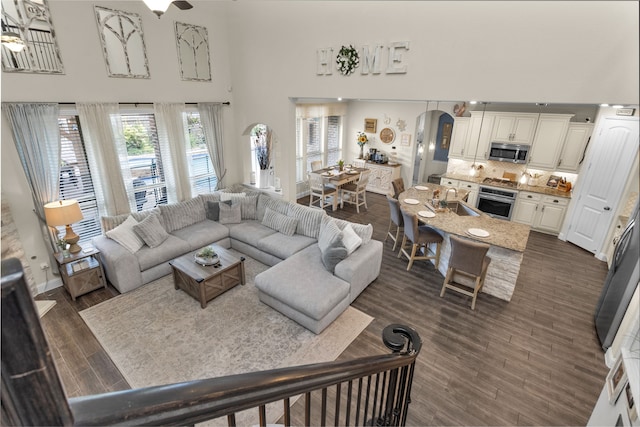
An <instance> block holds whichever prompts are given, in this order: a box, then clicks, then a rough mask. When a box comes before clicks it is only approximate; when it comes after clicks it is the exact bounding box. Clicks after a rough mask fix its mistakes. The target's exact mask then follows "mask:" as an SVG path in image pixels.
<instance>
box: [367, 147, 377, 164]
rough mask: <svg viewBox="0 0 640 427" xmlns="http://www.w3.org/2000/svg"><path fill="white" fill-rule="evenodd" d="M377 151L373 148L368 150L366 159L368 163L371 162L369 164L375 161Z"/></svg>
mask: <svg viewBox="0 0 640 427" xmlns="http://www.w3.org/2000/svg"><path fill="white" fill-rule="evenodd" d="M377 151H378V150H377V149H375V148H369V157H368V159H369V161H371V162H375V161H376V152H377Z"/></svg>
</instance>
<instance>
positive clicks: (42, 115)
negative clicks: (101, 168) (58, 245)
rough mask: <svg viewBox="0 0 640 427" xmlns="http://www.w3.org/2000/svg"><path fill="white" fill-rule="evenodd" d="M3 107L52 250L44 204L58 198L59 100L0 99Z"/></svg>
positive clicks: (53, 247) (36, 211) (35, 206)
mask: <svg viewBox="0 0 640 427" xmlns="http://www.w3.org/2000/svg"><path fill="white" fill-rule="evenodd" d="M2 107H3V108H2V110H3V111H4V112H5V114H6V116H7V119H8V120H9V122H10V123H11V128H12V132H13V139H14V141H15V144H16V149H17V150H18V156H19V157H20V162H21V163H22V167H23V168H24V172H25V174H26V176H27V181H28V182H29V187H30V188H31V197H32V198H33V205H34V208H35V209H34V210H35V213H36V215H37V217H38V219H39V220H40V222H41V224H42V229H41V231H42V234H43V236H44V237H45V241H46V242H48V243H49V245H50V247H51V249H52V252H53V251H55V243H54V242H53V241H52V240H53V239H52V236H51V233H50V230H49V228H48V227H47V225H46V221H45V218H44V205H45V204H46V203H49V202H53V201H55V200H57V199H58V191H59V187H60V161H61V159H60V130H59V128H58V104H26V103H3V104H2Z"/></svg>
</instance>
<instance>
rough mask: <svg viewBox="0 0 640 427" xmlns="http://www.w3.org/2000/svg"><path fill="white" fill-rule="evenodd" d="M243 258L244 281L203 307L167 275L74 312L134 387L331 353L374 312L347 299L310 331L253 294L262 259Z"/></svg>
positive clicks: (314, 358) (315, 359) (305, 361)
mask: <svg viewBox="0 0 640 427" xmlns="http://www.w3.org/2000/svg"><path fill="white" fill-rule="evenodd" d="M235 254H236V255H237V256H241V255H240V254H239V253H237V252H236V253H235ZM245 258H246V261H245V272H246V282H247V283H246V284H245V285H244V286H236V287H234V288H233V289H231V290H229V291H227V292H225V293H224V294H222V295H221V296H219V297H217V298H215V299H214V300H212V301H210V302H209V303H208V305H207V307H206V308H205V309H202V308H200V303H199V302H198V301H196V300H195V299H193V298H192V297H190V296H189V295H187V294H186V293H184V292H183V291H181V290H175V289H174V285H173V277H172V276H171V275H168V276H165V277H162V278H160V279H158V280H156V281H154V282H151V283H149V284H147V285H144V286H142V287H140V288H138V289H136V290H134V291H132V292H128V293H126V294H122V295H119V296H117V297H115V298H112V299H110V300H107V301H105V302H103V303H101V304H98V305H96V306H93V307H91V308H88V309H86V310H83V311H81V312H80V316H81V317H82V318H83V319H84V321H85V322H86V324H87V325H88V326H89V328H90V329H91V331H92V332H93V334H94V335H95V336H96V338H97V339H98V341H99V342H100V344H102V346H103V348H104V349H105V351H106V352H107V353H108V354H109V357H111V360H113V362H114V363H115V365H116V366H117V367H118V369H119V370H120V372H121V373H122V375H123V376H124V377H125V378H126V380H127V382H128V383H129V384H130V385H131V387H132V388H140V387H147V386H153V385H161V384H169V383H174V382H181V381H190V380H195V379H202V378H213V377H220V376H225V375H232V374H238V373H245V372H252V371H259V370H266V369H274V368H280V367H286V366H295V365H303V364H308V363H318V362H326V361H332V360H335V359H336V358H337V357H338V356H339V355H340V354H341V353H342V352H343V351H344V350H345V349H346V348H347V346H348V345H349V344H350V343H351V342H352V341H353V340H354V339H355V338H356V337H357V336H358V335H359V334H360V333H361V332H362V331H363V330H364V329H365V328H366V327H367V325H368V324H369V323H370V322H371V321H372V320H373V318H372V317H371V316H369V315H367V314H365V313H363V312H361V311H359V310H357V309H355V308H353V307H349V308H348V309H347V310H346V311H345V312H344V313H343V314H342V315H341V316H340V317H338V318H337V319H336V320H335V321H334V322H333V323H332V324H331V325H330V326H329V327H328V328H327V329H325V330H324V331H323V332H322V333H321V334H319V335H315V334H314V333H313V332H310V331H308V330H307V329H305V328H304V327H302V326H300V325H299V324H297V323H295V322H294V321H292V320H291V319H289V318H288V317H286V316H284V315H282V314H280V313H279V312H277V311H275V310H273V309H272V308H270V307H269V306H267V305H265V304H263V303H261V302H260V301H259V299H258V291H257V289H256V287H255V286H254V280H253V279H254V277H255V276H256V275H257V274H258V273H260V272H262V271H264V270H266V269H267V268H268V267H267V266H265V265H264V264H261V263H259V262H258V261H256V260H254V259H252V258H249V257H246V256H245ZM279 406H280V407H281V404H279ZM275 412H276V413H275V414H274V415H273V416H269V421H270V422H275V421H276V420H277V418H279V415H278V414H277V412H278V411H277V410H276V411H275ZM244 421H246V422H253V421H249V420H244Z"/></svg>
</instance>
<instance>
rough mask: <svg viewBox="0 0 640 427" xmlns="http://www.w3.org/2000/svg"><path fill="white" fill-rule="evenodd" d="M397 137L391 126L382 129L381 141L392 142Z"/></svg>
mask: <svg viewBox="0 0 640 427" xmlns="http://www.w3.org/2000/svg"><path fill="white" fill-rule="evenodd" d="M394 139H396V133H395V132H394V131H393V129H391V128H384V129H382V130H381V131H380V141H382V142H384V143H385V144H391V143H392V142H393V140H394Z"/></svg>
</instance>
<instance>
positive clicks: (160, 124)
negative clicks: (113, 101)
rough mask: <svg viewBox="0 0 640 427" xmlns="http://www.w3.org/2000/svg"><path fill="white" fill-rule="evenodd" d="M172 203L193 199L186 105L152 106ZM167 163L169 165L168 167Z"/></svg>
mask: <svg viewBox="0 0 640 427" xmlns="http://www.w3.org/2000/svg"><path fill="white" fill-rule="evenodd" d="M153 108H154V111H155V116H156V126H157V128H158V142H159V145H160V152H161V154H162V159H163V162H165V166H168V167H165V169H164V173H165V181H166V182H167V196H168V199H169V203H175V202H181V201H184V200H188V199H190V198H191V183H190V182H189V165H188V164H187V158H186V156H185V152H186V150H187V138H188V136H187V131H186V126H185V120H186V119H185V116H184V110H185V106H184V104H153ZM167 163H168V164H167Z"/></svg>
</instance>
